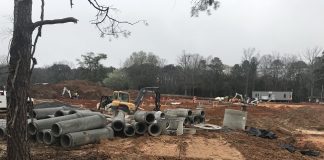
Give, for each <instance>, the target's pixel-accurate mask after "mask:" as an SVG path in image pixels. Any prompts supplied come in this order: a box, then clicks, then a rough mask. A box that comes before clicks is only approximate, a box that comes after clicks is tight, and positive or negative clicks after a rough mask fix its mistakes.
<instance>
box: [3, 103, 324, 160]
mask: <svg viewBox="0 0 324 160" xmlns="http://www.w3.org/2000/svg"><path fill="white" fill-rule="evenodd" d="M60 101H63V102H66V103H70V104H74V105H79V106H81V104H82V103H84V104H82V106H83V107H86V108H88V107H89V108H94V107H95V104H96V101H95V100H93V101H92V100H70V99H60ZM177 101H181V102H182V105H177V106H174V105H173V106H166V105H163V107H162V109H166V108H176V107H180V106H181V107H188V108H194V107H195V106H197V104H192V102H191V100H177ZM150 103H151V102H150V101H149V100H148V101H146V103H145V104H146V105H147V106H146V107H144V108H147V109H148V108H150V107H149V105H150ZM162 103H167V102H162ZM201 103H204V104H203V105H202V106H204V107H205V110H206V111H207V123H211V124H217V125H221V124H222V121H223V114H224V110H225V109H226V108H232V109H240V107H239V106H233V105H232V106H231V105H224V104H220V105H217V106H214V107H213V106H212V105H211V104H207V103H208V102H207V101H201ZM247 125H248V126H253V127H258V128H263V129H268V130H271V131H273V132H275V133H276V134H277V135H278V139H275V140H270V139H263V138H259V137H254V136H250V135H248V134H246V133H245V132H244V131H219V132H208V131H204V130H198V132H197V134H196V135H184V136H168V135H162V136H159V137H150V136H148V135H145V136H142V137H133V138H119V137H117V138H116V139H114V140H107V141H102V142H101V143H100V144H91V145H86V146H82V147H77V148H73V149H63V148H61V147H57V146H44V145H42V144H36V143H32V144H31V146H32V147H31V148H32V156H33V159H40V160H41V159H226V160H237V159H247V160H254V159H255V160H258V159H265V160H267V159H269V160H270V159H271V160H274V159H297V160H298V159H324V156H323V153H324V132H323V131H324V126H323V125H324V106H322V105H314V104H313V105H307V104H302V105H297V104H293V105H289V104H260V105H259V106H254V107H250V108H248V122H247ZM288 143H289V144H293V145H295V146H296V147H298V148H300V149H306V148H307V149H315V150H319V151H321V156H320V157H309V156H304V155H302V154H300V153H299V152H295V153H290V152H288V151H287V150H285V149H282V148H281V147H280V145H281V144H288ZM4 154H5V141H3V140H2V141H0V155H1V156H2V157H3V156H4Z"/></svg>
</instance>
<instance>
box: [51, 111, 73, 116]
mask: <svg viewBox="0 0 324 160" xmlns="http://www.w3.org/2000/svg"><path fill="white" fill-rule="evenodd" d="M69 113H70V110H58V111H56V112H55V113H54V117H61V116H65V115H68V114H69Z"/></svg>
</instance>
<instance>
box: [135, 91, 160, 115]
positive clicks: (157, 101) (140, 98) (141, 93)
mask: <svg viewBox="0 0 324 160" xmlns="http://www.w3.org/2000/svg"><path fill="white" fill-rule="evenodd" d="M150 92H151V93H152V92H153V93H155V108H154V111H159V110H160V107H161V102H160V98H161V94H160V88H159V87H144V88H142V89H141V90H140V91H139V93H138V96H137V98H136V99H135V111H137V110H138V108H139V106H140V105H141V104H142V102H143V99H144V96H145V94H146V93H150Z"/></svg>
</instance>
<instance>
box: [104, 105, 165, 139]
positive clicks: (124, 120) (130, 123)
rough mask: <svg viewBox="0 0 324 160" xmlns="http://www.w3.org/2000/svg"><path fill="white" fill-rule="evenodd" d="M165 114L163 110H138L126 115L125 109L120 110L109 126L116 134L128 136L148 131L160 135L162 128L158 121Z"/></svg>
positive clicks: (150, 133)
mask: <svg viewBox="0 0 324 160" xmlns="http://www.w3.org/2000/svg"><path fill="white" fill-rule="evenodd" d="M164 116H165V115H164V113H163V112H161V111H157V112H151V111H137V112H135V113H134V115H132V116H125V113H124V112H123V111H118V112H117V114H116V116H115V117H113V118H112V119H111V123H110V124H109V126H111V127H112V129H113V130H114V132H115V133H116V135H122V136H126V137H132V136H135V135H144V134H145V133H146V132H148V134H149V135H151V136H159V135H160V134H161V131H162V128H161V127H160V124H159V123H158V121H159V120H161V119H164Z"/></svg>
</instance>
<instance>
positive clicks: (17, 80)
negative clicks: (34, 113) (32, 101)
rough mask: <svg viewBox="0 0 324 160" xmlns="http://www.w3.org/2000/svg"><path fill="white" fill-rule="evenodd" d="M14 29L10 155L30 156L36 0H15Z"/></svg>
mask: <svg viewBox="0 0 324 160" xmlns="http://www.w3.org/2000/svg"><path fill="white" fill-rule="evenodd" d="M14 3H15V7H14V30H13V37H12V41H11V46H10V51H9V52H10V61H9V75H8V81H7V93H8V94H7V102H8V112H7V132H8V138H7V159H10V160H25V159H30V148H29V144H28V137H27V103H26V100H27V89H28V85H29V74H30V59H31V48H32V31H33V29H32V27H31V25H32V19H31V16H32V0H15V1H14Z"/></svg>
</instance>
